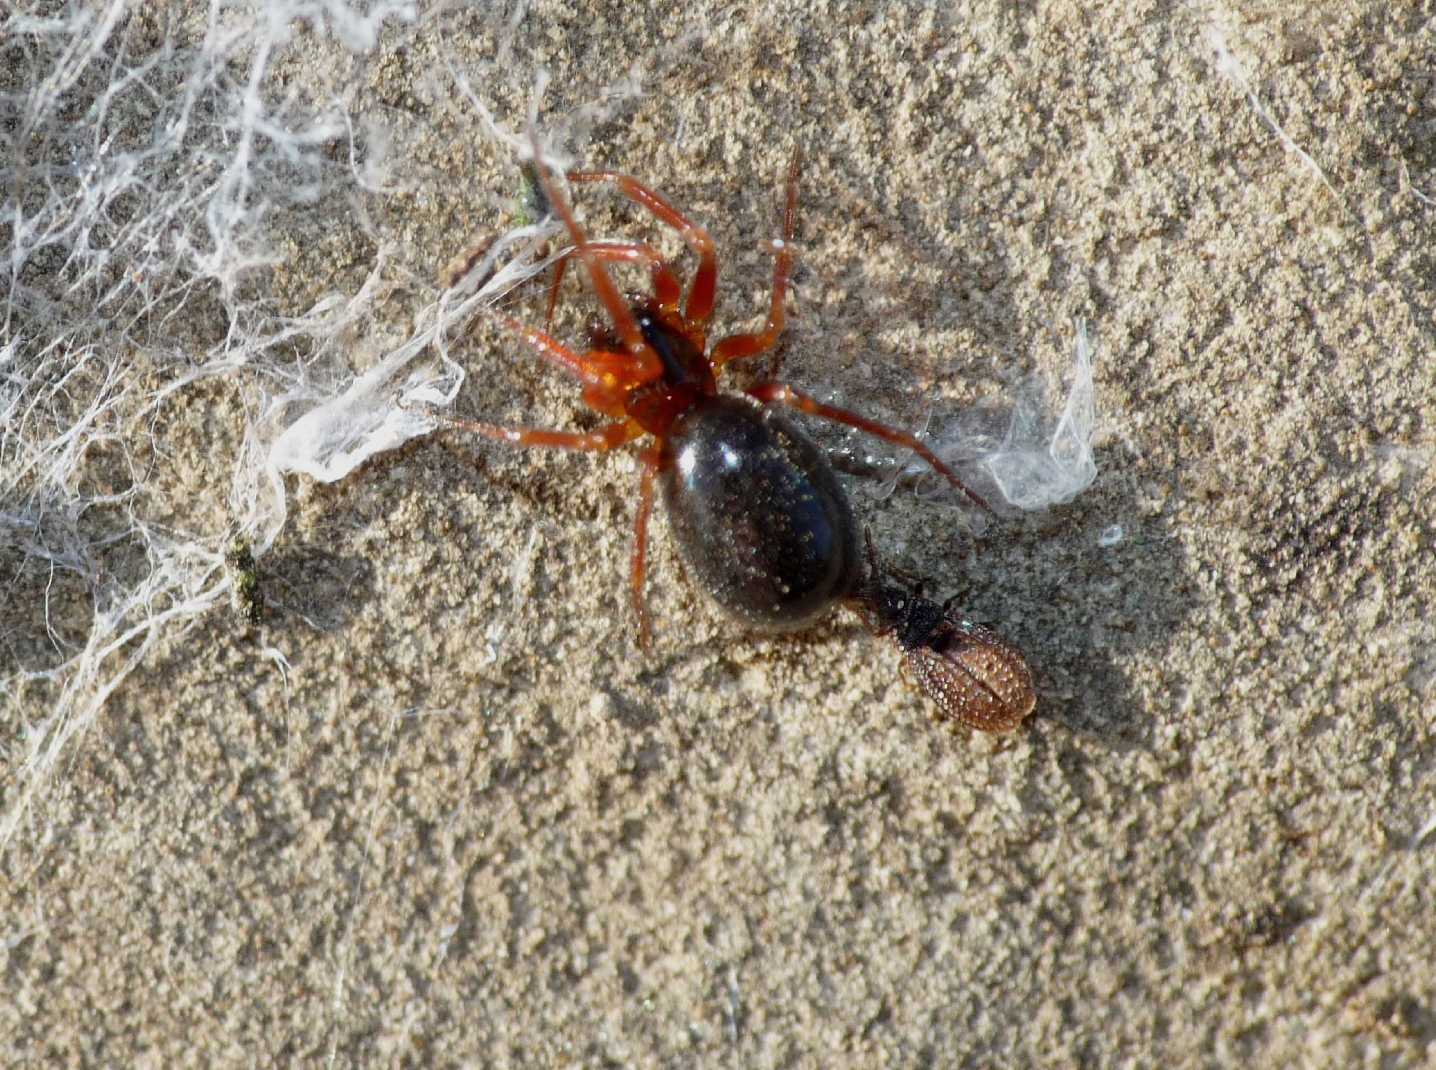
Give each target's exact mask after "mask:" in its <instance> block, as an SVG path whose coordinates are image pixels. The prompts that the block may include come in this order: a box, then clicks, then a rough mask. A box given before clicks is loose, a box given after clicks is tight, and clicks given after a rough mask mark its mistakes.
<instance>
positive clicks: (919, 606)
mask: <svg viewBox="0 0 1436 1070" xmlns="http://www.w3.org/2000/svg"><path fill="white" fill-rule="evenodd" d="M868 561H869V566H870V572H869V577H868V579H867V580H866V581H864V583H863V584H862V586H861V587H860V588H859V591H858V594H857V595H856V596H855V601H856V602H857V604H858V606H859V608H860V609H861V610H862V611H864V612H865V613H866V614H867V615H868V617H869V619H870V620H872V621H873V623H874V625H875V630H876V631H877V632H878V634H879V635H888V634H890V635H892V636H893V637H894V639H896V641H897V644H898V646H899V647H900V648H901V649H902V652H903V663H904V664H905V665H906V666H907V667H908V669H909V670H910V671H911V672H912V674H913V675H914V676H915V677H917V682H918V683H919V684H920V685H922V688H923V690H924V691H926V692H927V693H928V695H929V697H931V698H932V700H933V701H934V702H936V703H937V707H938V718H939V719H940V720H946V721H956V722H958V723H959V724H963V725H966V726H967V727H968V728H976V729H979V730H980V731H983V732H1006V731H1009V730H1010V729H1013V728H1016V727H1017V726H1018V725H1019V724H1021V723H1022V721H1023V719H1024V718H1026V717H1027V715H1028V714H1030V713H1031V712H1032V710H1033V708H1034V707H1035V706H1036V705H1037V693H1036V691H1035V690H1034V689H1033V687H1032V670H1031V669H1029V668H1028V667H1027V661H1026V660H1025V659H1024V658H1023V656H1022V652H1021V651H1020V650H1018V649H1017V648H1016V647H1015V646H1013V645H1012V644H1011V643H1009V642H1008V641H1007V640H1006V639H1004V638H1002V636H1000V635H998V634H997V633H996V632H994V631H992V630H991V629H990V628H985V627H983V626H982V625H980V624H974V623H973V622H972V621H969V620H966V619H965V618H963V617H961V616H959V615H957V614H955V613H953V612H952V608H951V603H950V602H949V603H947V604H945V605H944V604H939V603H937V602H934V601H932V600H931V599H929V598H924V597H923V596H922V590H921V588H920V587H913V588H908V587H905V586H902V585H899V584H896V583H891V582H888V581H885V580H884V579H883V578H882V577H881V576H879V574H878V565H877V555H876V553H875V552H874V551H873V547H872V542H871V540H869V542H868Z"/></svg>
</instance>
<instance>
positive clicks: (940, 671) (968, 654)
mask: <svg viewBox="0 0 1436 1070" xmlns="http://www.w3.org/2000/svg"><path fill="white" fill-rule="evenodd" d="M906 657H907V663H908V666H909V667H910V668H911V670H912V672H913V675H914V676H916V677H917V679H918V682H919V683H920V684H922V686H923V689H924V690H925V691H927V693H928V694H929V695H930V696H931V697H932V699H933V701H935V702H936V703H937V706H938V710H939V717H940V718H941V719H942V720H951V721H957V722H958V723H960V724H963V725H966V726H967V727H968V728H975V729H978V730H979V731H982V732H1006V731H1009V730H1011V729H1013V728H1016V727H1017V726H1018V725H1019V724H1021V723H1022V720H1023V718H1025V717H1026V716H1027V715H1028V714H1030V713H1031V712H1032V710H1033V708H1034V707H1035V706H1036V705H1037V692H1036V691H1035V690H1034V689H1033V686H1032V670H1031V669H1029V668H1028V667H1027V661H1026V659H1025V658H1023V656H1022V652H1021V651H1019V650H1018V649H1017V648H1016V647H1015V646H1013V645H1012V644H1011V643H1009V642H1008V641H1007V640H1006V639H1003V638H1002V637H1001V636H1000V635H998V634H997V633H996V632H994V631H991V630H989V629H987V628H984V627H982V626H981V625H977V624H971V623H968V622H967V621H960V622H959V621H953V622H952V624H951V627H950V628H948V629H944V631H943V633H941V634H940V635H939V636H937V637H935V640H934V642H932V643H928V644H924V645H920V646H915V647H912V648H911V649H909V650H908V651H907V652H906Z"/></svg>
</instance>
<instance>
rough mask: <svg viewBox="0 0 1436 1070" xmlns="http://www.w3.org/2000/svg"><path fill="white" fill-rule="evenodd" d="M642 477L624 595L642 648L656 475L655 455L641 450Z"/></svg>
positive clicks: (645, 631) (645, 637) (646, 636)
mask: <svg viewBox="0 0 1436 1070" xmlns="http://www.w3.org/2000/svg"><path fill="white" fill-rule="evenodd" d="M639 461H640V462H641V463H642V464H643V474H642V475H641V476H640V477H639V481H638V512H637V514H636V515H635V516H634V518H633V551H632V556H631V557H630V558H629V568H628V593H629V597H630V598H631V599H632V600H633V612H634V615H635V616H636V617H637V618H638V645H639V646H640V647H644V648H646V647H647V646H648V640H649V637H650V634H651V632H650V629H649V626H648V607H647V606H646V605H644V602H643V580H644V576H645V575H646V573H645V563H646V562H647V560H648V518H649V517H650V516H652V515H653V477H654V475H655V474H657V472H658V455H657V453H656V452H654V451H652V450H645V451H644V452H643V454H642V455H640V457H639Z"/></svg>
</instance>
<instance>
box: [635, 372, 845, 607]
mask: <svg viewBox="0 0 1436 1070" xmlns="http://www.w3.org/2000/svg"><path fill="white" fill-rule="evenodd" d="M664 446H665V449H664V454H663V470H662V472H661V474H660V475H659V479H660V481H661V483H662V487H663V497H664V501H665V502H666V503H667V506H668V520H669V523H670V525H672V528H673V534H674V537H675V538H676V539H677V540H678V548H679V551H680V553H681V554H682V555H683V560H684V563H685V564H686V565H687V566H688V569H689V571H690V573H691V574H692V575H693V578H694V579H695V580H697V581H698V582H699V583H700V584H702V586H703V588H704V590H706V591H707V592H708V594H709V595H710V596H711V597H712V598H713V600H714V601H715V602H717V603H718V605H719V607H720V608H722V609H723V610H724V611H725V612H726V613H728V614H729V615H730V616H732V617H735V618H737V619H738V620H740V621H742V622H743V623H745V624H747V625H750V626H752V627H758V628H767V629H772V630H785V629H789V628H800V627H803V626H804V625H806V624H808V623H810V622H811V621H812V620H814V619H815V618H816V617H818V616H820V615H821V614H823V613H824V612H825V611H827V610H828V609H829V608H831V606H832V605H833V603H834V602H835V601H836V600H837V599H840V598H843V597H844V596H846V595H847V594H848V593H849V592H851V591H852V589H853V587H854V586H855V584H856V582H857V580H858V577H859V575H860V562H859V556H858V543H857V533H856V530H855V527H856V525H855V524H854V523H853V516H852V510H851V508H850V507H849V506H848V499H847V495H846V494H844V493H843V488H842V486H841V485H840V484H839V483H838V481H837V477H835V476H834V475H833V470H832V468H831V466H829V464H828V461H827V458H826V457H824V456H823V453H822V451H821V450H819V449H818V447H817V446H815V445H814V444H813V443H812V442H811V441H810V440H809V439H808V437H807V436H806V435H804V434H803V433H802V432H801V431H800V430H799V429H798V428H797V427H796V426H795V425H794V424H793V423H792V421H791V420H789V419H788V418H787V417H786V416H784V415H783V414H782V413H780V412H778V411H776V410H774V409H770V408H765V407H764V406H762V405H759V404H757V403H756V402H753V401H751V400H749V399H747V398H742V397H714V398H705V399H703V400H701V401H699V402H698V403H696V404H695V405H693V407H692V408H690V409H688V410H687V411H686V412H684V413H683V414H682V415H681V416H679V417H678V419H677V420H675V421H674V423H673V427H672V429H671V431H670V432H669V435H668V437H667V439H666V441H665V443H664Z"/></svg>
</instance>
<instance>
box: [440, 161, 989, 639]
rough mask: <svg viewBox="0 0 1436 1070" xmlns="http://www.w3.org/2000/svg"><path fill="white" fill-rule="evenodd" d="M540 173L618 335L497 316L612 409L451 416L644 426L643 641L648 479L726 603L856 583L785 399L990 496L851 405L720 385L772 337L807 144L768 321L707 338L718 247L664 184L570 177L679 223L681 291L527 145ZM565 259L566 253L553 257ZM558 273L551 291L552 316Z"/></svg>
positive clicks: (597, 405) (779, 320) (639, 563)
mask: <svg viewBox="0 0 1436 1070" xmlns="http://www.w3.org/2000/svg"><path fill="white" fill-rule="evenodd" d="M533 155H534V160H535V165H534V170H535V173H536V176H537V180H538V183H539V186H540V187H541V189H542V190H543V193H544V196H545V198H546V199H547V202H548V204H549V206H551V208H552V210H553V212H554V213H556V214H557V215H558V217H559V219H560V220H561V221H562V223H563V225H564V228H565V229H566V231H567V232H568V237H569V240H570V241H571V242H572V245H573V248H572V250H571V251H570V252H569V254H568V256H569V257H574V256H576V257H577V258H578V259H579V260H580V261H581V262H582V264H583V266H584V268H585V269H586V274H587V276H588V280H589V282H590V284H591V286H592V288H593V291H594V293H595V294H596V296H597V297H598V300H599V302H600V304H602V306H603V308H604V310H605V311H606V312H607V313H608V318H609V320H610V322H611V325H612V337H611V339H605V338H604V337H603V335H604V333H605V332H602V331H599V332H596V333H595V337H594V340H593V343H592V344H593V346H594V348H591V349H589V350H587V351H586V352H579V351H577V350H575V349H572V348H570V347H569V346H567V345H565V344H563V343H562V342H560V341H558V340H557V339H555V338H554V337H553V336H552V335H550V334H549V333H548V332H547V330H539V329H537V328H534V327H530V326H526V325H524V324H523V323H520V322H519V321H517V320H515V319H512V318H510V317H501V322H502V323H503V325H504V326H505V327H506V328H507V329H509V330H510V331H512V332H514V333H515V334H517V335H518V337H519V338H521V339H522V340H523V341H524V342H525V343H526V344H527V345H528V346H529V347H530V348H531V349H532V350H533V351H534V352H535V353H536V354H537V355H538V356H539V357H541V358H542V359H544V360H546V361H548V362H549V363H550V364H552V365H554V366H555V367H557V368H559V369H560V370H561V371H564V372H567V373H568V374H570V375H572V376H573V377H574V378H575V379H577V380H578V381H579V383H580V384H581V385H582V388H583V400H584V402H585V404H587V405H588V406H589V407H590V408H592V409H594V410H596V411H597V412H599V413H601V414H603V415H604V416H607V417H610V418H611V421H612V422H610V423H608V424H605V425H604V426H602V427H599V428H598V429H597V430H594V431H588V432H575V431H557V430H543V429H537V428H521V427H501V426H499V425H496V424H491V423H486V422H484V421H480V420H469V419H456V418H452V417H446V418H444V422H445V424H446V425H447V426H449V427H453V428H457V429H461V430H465V431H471V432H474V433H476V434H479V435H482V436H484V437H485V438H489V439H492V440H494V441H497V442H502V443H506V444H508V445H511V446H542V447H550V448H556V449H569V450H586V451H603V450H611V449H615V448H617V447H620V446H624V445H627V444H628V443H632V442H636V441H638V440H640V439H644V438H645V436H647V438H648V441H646V442H645V443H644V444H643V445H642V447H641V448H640V450H639V452H638V458H639V461H640V465H641V475H640V478H639V485H638V508H637V512H636V515H635V518H634V528H633V548H632V555H631V558H630V566H629V596H630V598H631V600H632V604H633V611H634V614H635V615H636V617H637V621H638V634H639V644H640V645H641V646H647V645H648V642H649V638H650V625H649V619H648V612H647V609H646V606H645V603H644V598H643V587H644V577H645V573H646V560H647V547H648V524H649V519H650V517H651V515H652V512H653V497H654V485H655V483H660V484H661V486H662V492H663V498H664V501H665V503H666V505H667V509H668V515H669V520H670V525H671V528H672V531H673V534H674V538H675V541H676V543H677V545H678V549H679V553H680V556H681V558H682V559H683V561H684V563H685V565H686V566H687V568H688V571H689V573H690V574H691V575H695V576H696V577H697V578H698V580H699V582H700V583H701V585H702V586H703V588H704V589H705V590H706V591H707V593H708V595H709V596H710V597H711V598H712V600H713V601H714V602H715V603H716V604H717V605H718V607H719V608H720V609H721V610H723V611H724V612H726V613H727V614H728V615H729V616H731V617H734V618H736V619H738V620H739V621H741V622H743V623H745V624H747V625H749V626H752V627H755V628H759V629H764V630H769V631H783V630H790V629H795V628H800V627H803V626H805V625H807V624H809V623H810V622H812V621H813V620H814V619H815V618H816V617H818V616H819V615H821V614H823V613H824V612H826V611H827V610H828V609H830V608H831V607H832V606H833V605H834V604H836V603H837V602H838V601H840V600H842V599H844V598H846V597H849V596H850V595H851V594H852V593H853V592H854V590H856V589H857V588H858V586H859V584H860V583H861V582H862V571H863V570H862V563H861V555H860V552H859V550H858V545H857V536H856V524H855V523H854V521H853V516H852V509H851V507H850V505H849V504H848V499H847V495H846V494H845V493H844V491H843V489H842V486H841V484H839V482H838V480H837V478H836V476H835V475H834V474H833V469H832V467H831V465H830V464H829V462H828V460H827V458H826V457H825V456H824V454H823V452H822V450H820V449H819V448H818V447H817V446H816V445H815V444H814V443H813V442H812V441H811V440H810V439H809V438H808V436H807V435H805V434H804V433H803V432H802V430H801V429H800V428H799V427H798V426H797V424H796V423H794V422H793V420H791V419H790V418H789V417H788V416H786V415H785V414H784V412H783V411H782V410H783V409H784V408H791V409H796V410H798V411H799V412H803V413H807V414H810V415H813V416H818V417H821V418H823V419H827V420H831V421H834V422H836V423H840V424H844V425H846V426H848V427H853V428H857V429H858V430H860V431H864V432H866V433H868V434H871V435H875V436H877V437H878V438H881V439H884V440H886V441H888V442H891V443H895V444H897V445H900V446H905V447H907V448H908V449H910V450H912V451H913V452H914V453H916V454H917V455H918V456H919V457H921V458H922V459H923V460H924V461H926V462H927V464H929V465H931V466H932V468H933V469H935V470H936V471H937V472H939V473H941V474H942V475H943V476H944V477H946V479H947V480H948V481H949V482H951V483H952V484H953V485H954V486H955V487H957V488H958V489H959V490H961V491H962V492H963V493H964V494H965V495H966V496H967V497H968V498H970V499H971V500H972V501H974V502H975V503H977V504H978V505H979V506H981V507H982V508H984V509H989V507H988V505H987V503H986V502H984V501H983V500H982V499H981V498H980V497H978V495H977V494H975V493H973V491H971V490H970V489H968V487H966V486H965V485H964V484H963V482H962V481H961V480H960V479H959V478H958V477H957V475H956V474H955V473H954V472H953V471H952V470H951V469H949V468H948V467H947V466H946V465H945V464H944V463H943V462H942V461H941V460H939V459H938V458H937V456H935V455H934V454H933V453H932V452H931V451H930V450H929V449H928V448H927V447H926V446H924V445H923V444H922V443H921V442H919V441H918V440H917V439H916V438H914V437H913V436H912V435H910V434H907V433H906V432H903V431H900V430H897V429H895V428H891V427H887V426H885V425H883V424H880V423H877V422H875V421H873V420H869V419H867V418H866V417H863V416H860V415H858V414H857V413H854V412H849V411H847V410H846V409H840V408H836V407H834V406H832V405H825V404H823V403H821V402H819V401H816V400H814V399H813V398H811V397H809V396H808V395H806V394H803V393H802V392H800V391H799V390H797V389H795V388H794V387H792V386H790V385H788V384H786V383H781V382H772V381H769V382H762V383H759V384H758V385H756V386H753V387H751V388H750V389H749V390H748V391H747V393H746V395H740V394H721V393H719V391H718V385H717V377H718V372H719V370H720V369H721V368H722V367H723V366H724V365H725V364H729V363H731V362H733V361H739V360H747V359H749V358H752V357H756V356H758V355H760V354H763V353H766V352H768V351H769V350H771V349H772V348H773V346H774V344H775V343H776V342H777V341H778V338H779V336H780V335H781V334H782V332H783V327H784V310H783V305H784V298H785V296H786V294H787V290H788V280H789V276H790V274H791V272H792V268H793V248H792V242H793V235H794V233H795V231H796V227H797V215H798V174H799V170H800V168H801V163H802V156H801V152H795V153H794V155H793V158H792V162H791V164H790V165H789V167H788V173H787V182H786V203H785V206H784V210H783V236H782V238H781V239H777V240H775V241H774V242H773V243H772V248H773V251H774V254H775V255H774V263H773V282H772V296H771V299H770V301H769V305H768V318H767V322H766V323H765V324H764V326H763V328H762V329H761V330H759V331H753V332H741V333H738V334H731V335H728V336H727V337H725V338H722V339H721V340H718V341H715V342H713V343H712V344H710V343H709V340H708V332H709V323H710V321H711V319H712V317H713V309H714V305H715V303H716V300H717V281H718V256H717V252H716V250H715V248H714V244H713V239H712V238H711V237H709V235H708V232H707V231H706V230H704V229H703V228H702V227H701V226H699V225H698V224H696V223H694V222H693V221H692V220H690V219H688V218H687V217H686V216H684V215H683V214H682V213H681V212H679V211H678V209H676V208H675V207H674V206H673V205H672V204H671V203H670V202H669V201H668V200H667V199H666V198H665V197H664V196H663V195H662V194H660V193H658V192H657V191H656V190H653V189H651V188H650V187H648V186H646V185H644V184H643V183H641V182H639V181H638V180H637V179H635V178H633V177H631V176H629V175H626V174H621V173H619V172H616V171H572V172H569V174H568V176H567V177H568V181H569V183H570V184H571V185H594V184H611V185H613V186H615V187H617V189H618V191H619V192H620V193H622V194H623V195H624V196H625V197H627V198H628V199H629V200H630V201H632V202H633V203H635V204H637V205H638V206H640V207H641V208H643V209H646V210H647V211H648V212H649V213H650V214H651V215H652V216H653V217H654V218H655V219H657V220H658V221H659V222H660V223H662V224H664V225H666V226H669V227H672V228H673V229H674V230H675V231H677V233H678V235H679V237H680V238H681V239H682V240H683V241H684V243H685V244H686V245H687V246H688V248H689V249H690V250H691V251H692V253H693V254H694V255H695V256H696V257H697V260H698V267H697V270H696V271H695V272H694V274H693V278H692V281H691V282H690V283H689V286H688V292H687V295H686V296H684V293H683V286H682V283H681V282H680V281H679V278H678V274H677V272H676V271H675V269H674V267H673V265H672V264H670V263H668V262H667V261H666V260H664V259H663V257H662V256H661V255H660V254H659V253H658V251H657V250H656V249H654V248H653V247H652V246H651V245H648V244H645V243H643V242H637V241H630V242H616V241H589V240H588V238H587V237H586V236H585V234H584V231H583V228H582V227H581V226H580V225H579V223H578V221H577V219H576V218H575V216H574V212H573V208H572V206H571V205H570V203H569V201H568V199H567V198H566V197H565V196H564V194H563V192H562V191H561V190H560V189H559V187H558V184H557V183H556V181H555V179H554V176H553V174H552V173H551V172H550V170H549V168H548V166H547V165H546V164H544V163H543V162H542V158H541V153H540V152H539V149H538V145H537V144H536V143H535V145H534V154H533ZM566 261H567V257H566V258H565V259H564V260H561V261H560V268H561V267H562V265H563V264H564V263H566ZM611 264H630V265H636V266H639V267H643V268H647V270H648V275H649V279H650V283H651V286H652V293H651V294H649V295H647V296H641V295H640V296H636V297H635V296H629V297H627V298H625V297H624V296H623V295H621V294H620V293H619V290H618V288H617V287H616V286H615V285H614V283H613V280H612V278H611V277H610V276H609V270H608V267H609V265H611ZM561 279H562V275H561V274H557V277H556V279H555V283H554V286H553V289H552V290H551V292H550V298H549V309H550V314H551V313H552V308H553V305H554V301H555V300H556V295H557V286H558V283H559V281H561Z"/></svg>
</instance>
